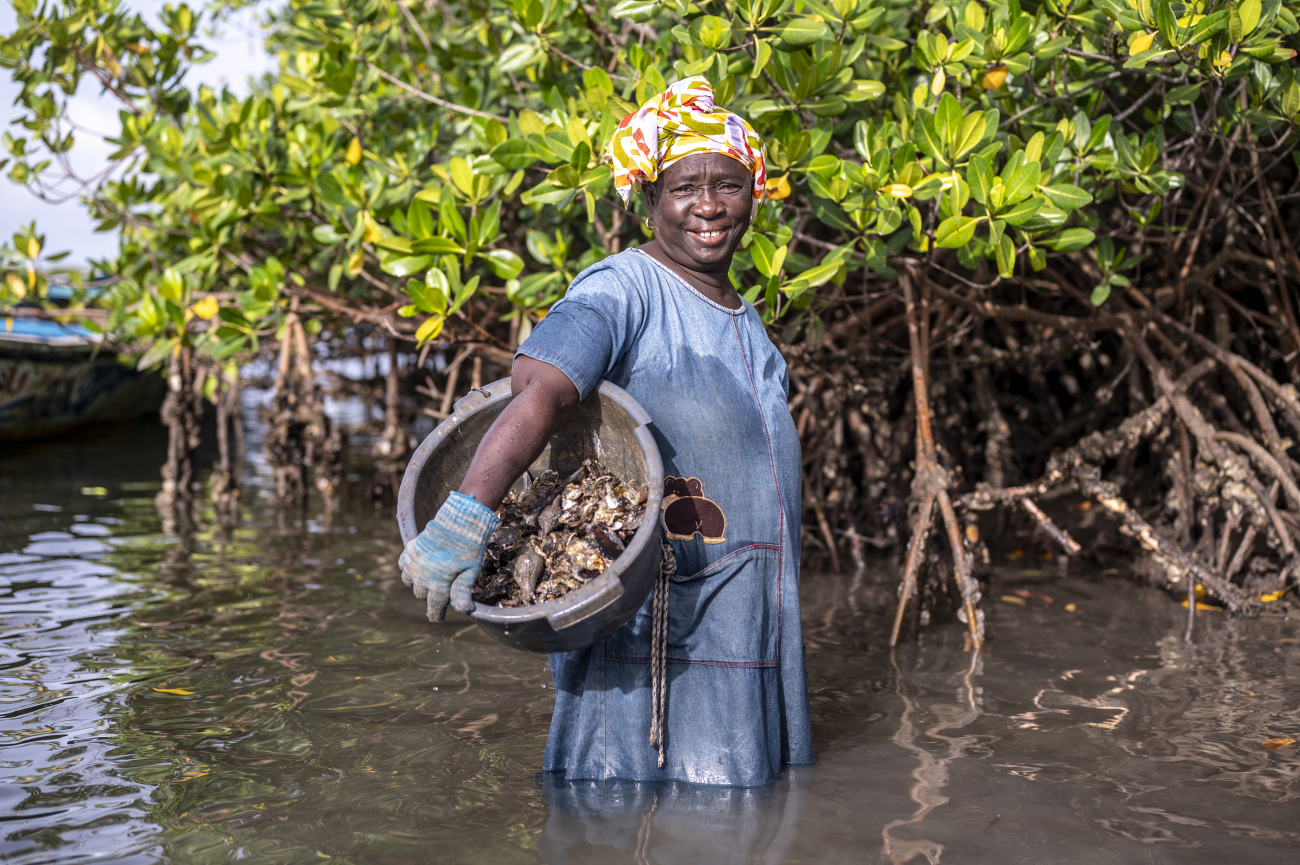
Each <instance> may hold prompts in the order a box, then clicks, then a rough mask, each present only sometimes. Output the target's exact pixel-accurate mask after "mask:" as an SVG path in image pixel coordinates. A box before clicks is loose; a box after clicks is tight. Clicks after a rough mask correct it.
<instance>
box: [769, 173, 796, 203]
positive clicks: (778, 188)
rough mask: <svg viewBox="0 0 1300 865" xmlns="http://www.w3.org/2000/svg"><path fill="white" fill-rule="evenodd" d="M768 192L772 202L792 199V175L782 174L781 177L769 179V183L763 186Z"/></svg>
mask: <svg viewBox="0 0 1300 865" xmlns="http://www.w3.org/2000/svg"><path fill="white" fill-rule="evenodd" d="M763 187H764V189H765V190H766V192H767V197H768V198H770V199H771V200H772V201H780V200H781V199H783V198H789V197H790V175H788V174H782V175H781V176H780V177H769V178H768V179H767V183H765V184H764V185H763Z"/></svg>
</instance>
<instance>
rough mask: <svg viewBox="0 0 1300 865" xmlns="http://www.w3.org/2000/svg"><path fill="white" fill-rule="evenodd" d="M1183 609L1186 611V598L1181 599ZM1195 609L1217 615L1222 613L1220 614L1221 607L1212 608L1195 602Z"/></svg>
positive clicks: (1212, 605)
mask: <svg viewBox="0 0 1300 865" xmlns="http://www.w3.org/2000/svg"><path fill="white" fill-rule="evenodd" d="M1183 609H1184V610H1185V609H1187V599H1186V598H1184V599H1183ZM1196 609H1198V610H1203V611H1205V612H1218V613H1222V612H1223V608H1222V607H1216V606H1214V604H1202V603H1201V602H1200V601H1197V602H1196Z"/></svg>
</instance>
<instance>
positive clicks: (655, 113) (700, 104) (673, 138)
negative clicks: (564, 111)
mask: <svg viewBox="0 0 1300 865" xmlns="http://www.w3.org/2000/svg"><path fill="white" fill-rule="evenodd" d="M696 153H723V154H726V155H727V156H730V157H731V158H732V159H734V160H736V161H737V162H739V163H740V164H741V165H743V166H745V167H746V168H747V169H749V173H750V175H752V177H753V179H754V186H753V190H752V194H753V196H754V203H753V206H752V207H751V208H750V211H749V219H750V221H751V222H752V221H753V220H754V217H755V216H756V215H758V209H759V208H760V207H762V206H763V184H764V183H766V182H767V148H766V147H764V146H763V139H761V138H759V137H758V133H757V132H755V131H754V128H753V127H752V126H750V125H749V124H748V123H746V122H745V121H744V120H743V119H741V118H740V117H739V116H738V115H736V114H732V113H731V112H730V111H728V110H727V109H725V108H715V107H714V105H713V88H712V87H711V86H709V81H708V79H707V78H704V77H703V76H698V75H697V76H696V77H694V78H687V79H685V80H683V81H678V82H677V83H675V84H671V85H669V87H668V89H667V90H665V91H664V92H663V93H660V94H659V95H658V96H655V97H652V98H651V99H650V100H649V101H647V102H646V104H645V105H642V106H641V107H640V108H638V109H637V110H636V111H635V112H634V113H632V114H629V115H628V116H626V117H624V118H623V120H622V121H621V122H620V123H619V124H618V129H617V130H616V131H615V132H614V136H613V138H611V139H610V142H609V150H608V152H606V154H605V161H606V162H608V163H609V164H610V165H611V166H612V167H613V169H614V189H615V191H616V192H618V195H619V197H620V198H622V199H623V203H624V204H625V205H626V204H628V203H629V201H630V200H631V198H632V191H633V190H637V189H640V188H641V184H642V183H646V182H649V183H653V182H654V181H655V180H657V179H658V178H659V174H660V172H662V171H663V170H664V169H665V168H667V167H668V166H669V165H672V164H673V163H674V162H676V161H677V160H679V159H682V158H684V157H687V156H691V155H692V154H696Z"/></svg>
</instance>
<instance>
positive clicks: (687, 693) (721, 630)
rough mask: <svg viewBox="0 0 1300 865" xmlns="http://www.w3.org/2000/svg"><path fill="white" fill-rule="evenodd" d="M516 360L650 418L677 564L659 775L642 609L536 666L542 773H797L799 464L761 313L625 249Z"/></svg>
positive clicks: (757, 778)
mask: <svg viewBox="0 0 1300 865" xmlns="http://www.w3.org/2000/svg"><path fill="white" fill-rule="evenodd" d="M519 353H520V354H524V355H527V356H529V357H532V358H536V359H537V360H541V361H545V362H546V363H549V364H552V365H554V366H556V367H558V368H559V369H560V370H562V371H563V372H564V373H565V374H566V375H568V377H569V378H570V379H572V381H573V383H574V385H575V386H577V388H578V391H579V393H581V395H582V396H583V397H584V398H585V397H586V396H587V395H588V394H590V393H591V392H592V391H593V390H595V388H596V386H597V385H598V384H599V382H600V381H601V379H605V380H608V381H611V382H613V383H614V384H616V385H618V386H619V387H621V388H623V389H624V390H626V391H627V392H628V393H630V394H631V395H632V397H633V398H635V399H636V400H637V402H639V403H640V404H641V405H642V406H643V407H644V408H645V409H646V411H647V412H649V414H650V417H651V418H652V419H653V421H654V423H653V429H654V435H655V439H656V441H657V443H658V445H659V451H660V454H661V456H662V457H663V462H664V474H665V476H666V479H665V484H664V507H663V509H662V510H661V512H660V513H659V514H657V515H655V518H657V520H658V523H659V526H660V530H661V531H662V532H663V533H664V536H665V537H666V538H667V539H668V542H669V543H670V544H671V545H672V547H673V552H674V553H675V554H676V556H677V574H676V576H674V577H673V578H672V583H671V585H670V587H669V592H668V663H667V682H668V685H667V707H666V715H665V717H666V730H667V733H666V737H665V739H666V754H665V764H664V766H663V768H662V769H661V768H659V767H658V750H657V749H656V748H655V747H653V746H651V745H650V742H649V736H650V721H651V674H650V657H651V639H650V638H651V617H652V608H651V603H652V600H653V597H652V598H650V599H647V600H646V603H645V604H644V605H643V606H642V607H641V609H640V610H639V611H638V612H637V614H636V615H635V616H634V617H633V618H632V619H631V621H629V622H628V623H627V624H626V625H624V626H623V627H622V628H620V629H619V630H618V631H615V632H614V633H613V634H612V635H611V636H609V637H608V638H606V639H605V640H602V641H600V642H599V643H596V644H595V645H594V646H591V647H589V648H587V649H583V650H580V651H576V652H567V653H563V654H554V655H551V656H550V662H551V670H552V673H553V675H554V677H555V692H556V695H555V697H556V698H555V714H554V716H553V717H552V720H551V731H550V736H549V737H548V739H547V742H546V758H545V765H544V767H543V768H544V769H545V770H546V771H548V772H565V773H566V775H567V777H568V778H569V779H571V780H572V779H607V778H624V779H634V780H643V781H660V780H677V781H687V782H692V783H698V784H727V785H737V786H749V785H754V784H765V783H768V782H770V781H772V780H774V779H776V778H777V777H778V776H779V775H780V773H781V767H782V766H783V765H785V764H789V763H810V762H812V738H811V733H810V729H809V726H810V724H809V713H808V690H807V684H806V676H805V672H804V658H803V633H802V628H801V626H800V622H799V521H800V510H801V492H802V474H801V469H802V462H801V454H800V449H799V439H798V436H797V435H796V433H795V427H794V422H793V420H792V419H791V417H790V411H789V409H788V407H787V403H786V400H787V394H788V391H789V381H788V378H787V374H786V365H785V360H784V359H783V358H782V357H781V355H780V353H779V352H778V351H777V350H776V347H775V346H773V345H772V342H771V340H770V339H769V338H768V336H767V333H766V331H765V330H764V328H763V322H762V320H761V319H760V318H759V316H758V313H756V312H755V311H754V308H753V307H752V306H750V305H749V304H747V303H746V304H744V306H743V307H742V308H741V309H737V310H730V309H727V308H726V307H724V306H720V305H718V304H716V303H714V302H713V301H711V300H709V299H707V298H706V297H704V296H703V295H702V294H700V293H699V292H697V291H696V290H695V289H693V288H691V287H690V286H689V285H687V284H686V283H685V282H683V281H682V280H681V279H680V278H679V277H677V276H676V275H675V274H674V273H672V271H670V270H668V268H666V267H664V266H663V265H661V264H660V263H659V262H657V261H656V260H655V259H653V258H651V257H650V256H649V255H647V254H646V253H643V252H640V251H638V250H635V249H632V250H628V251H626V252H622V253H619V254H618V255H614V256H611V257H610V258H607V259H605V260H604V261H602V262H600V263H599V264H596V265H594V266H592V267H590V268H588V269H587V270H585V271H583V272H582V273H581V274H579V275H578V278H577V279H575V280H574V281H573V285H572V286H571V287H570V288H569V291H568V294H567V295H566V296H565V298H564V299H563V300H561V301H560V302H558V303H556V304H555V306H553V307H552V308H551V311H550V313H549V314H548V315H547V316H546V318H545V319H543V320H542V322H541V323H540V324H538V325H537V327H536V329H535V330H534V331H533V333H532V335H531V336H530V337H529V338H528V339H527V340H526V341H525V342H524V344H523V345H522V346H520V348H519ZM647 519H650V516H649V515H647Z"/></svg>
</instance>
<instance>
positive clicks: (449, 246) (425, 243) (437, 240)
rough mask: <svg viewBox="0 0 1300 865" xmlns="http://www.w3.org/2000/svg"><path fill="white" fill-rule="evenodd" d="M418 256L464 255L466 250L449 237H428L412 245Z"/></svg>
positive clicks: (412, 250)
mask: <svg viewBox="0 0 1300 865" xmlns="http://www.w3.org/2000/svg"><path fill="white" fill-rule="evenodd" d="M410 251H411V252H414V253H416V254H417V255H462V254H464V252H465V248H464V247H463V246H461V245H460V244H458V243H456V241H454V240H452V239H451V238H449V237H427V238H425V239H424V240H417V241H415V242H414V243H412V244H411V250H410Z"/></svg>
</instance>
